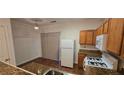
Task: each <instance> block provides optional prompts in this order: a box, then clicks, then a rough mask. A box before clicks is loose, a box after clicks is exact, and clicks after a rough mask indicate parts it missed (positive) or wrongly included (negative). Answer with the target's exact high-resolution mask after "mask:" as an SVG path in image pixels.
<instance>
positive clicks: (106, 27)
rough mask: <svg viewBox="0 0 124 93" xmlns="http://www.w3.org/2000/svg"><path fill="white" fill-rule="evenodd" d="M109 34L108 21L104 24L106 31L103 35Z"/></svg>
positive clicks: (104, 30)
mask: <svg viewBox="0 0 124 93" xmlns="http://www.w3.org/2000/svg"><path fill="white" fill-rule="evenodd" d="M107 33H108V21H106V22H105V23H104V29H103V34H107Z"/></svg>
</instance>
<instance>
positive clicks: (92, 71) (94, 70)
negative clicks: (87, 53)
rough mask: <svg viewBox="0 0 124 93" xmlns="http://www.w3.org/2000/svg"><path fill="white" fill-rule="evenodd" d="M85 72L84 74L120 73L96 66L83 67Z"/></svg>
mask: <svg viewBox="0 0 124 93" xmlns="http://www.w3.org/2000/svg"><path fill="white" fill-rule="evenodd" d="M85 74H86V75H120V73H118V72H116V71H113V70H110V69H104V68H97V67H90V66H86V67H85Z"/></svg>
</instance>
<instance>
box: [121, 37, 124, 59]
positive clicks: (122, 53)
mask: <svg viewBox="0 0 124 93" xmlns="http://www.w3.org/2000/svg"><path fill="white" fill-rule="evenodd" d="M121 57H122V58H124V35H123V44H122V49H121Z"/></svg>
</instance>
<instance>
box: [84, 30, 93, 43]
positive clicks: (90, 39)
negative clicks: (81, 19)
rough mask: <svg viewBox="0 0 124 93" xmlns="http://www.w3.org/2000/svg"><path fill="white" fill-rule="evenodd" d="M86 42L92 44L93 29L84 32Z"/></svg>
mask: <svg viewBox="0 0 124 93" xmlns="http://www.w3.org/2000/svg"><path fill="white" fill-rule="evenodd" d="M86 44H87V45H92V44H93V31H87V32H86Z"/></svg>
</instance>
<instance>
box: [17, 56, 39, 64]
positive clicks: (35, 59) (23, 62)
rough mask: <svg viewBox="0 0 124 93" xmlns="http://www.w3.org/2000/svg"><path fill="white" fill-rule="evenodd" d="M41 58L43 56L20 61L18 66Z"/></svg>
mask: <svg viewBox="0 0 124 93" xmlns="http://www.w3.org/2000/svg"><path fill="white" fill-rule="evenodd" d="M39 58H41V57H36V58H32V59H29V60H26V61H24V62H22V63H20V64H17V66H23V65H25V64H27V63H30V62H32V61H35V60H37V59H39Z"/></svg>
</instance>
